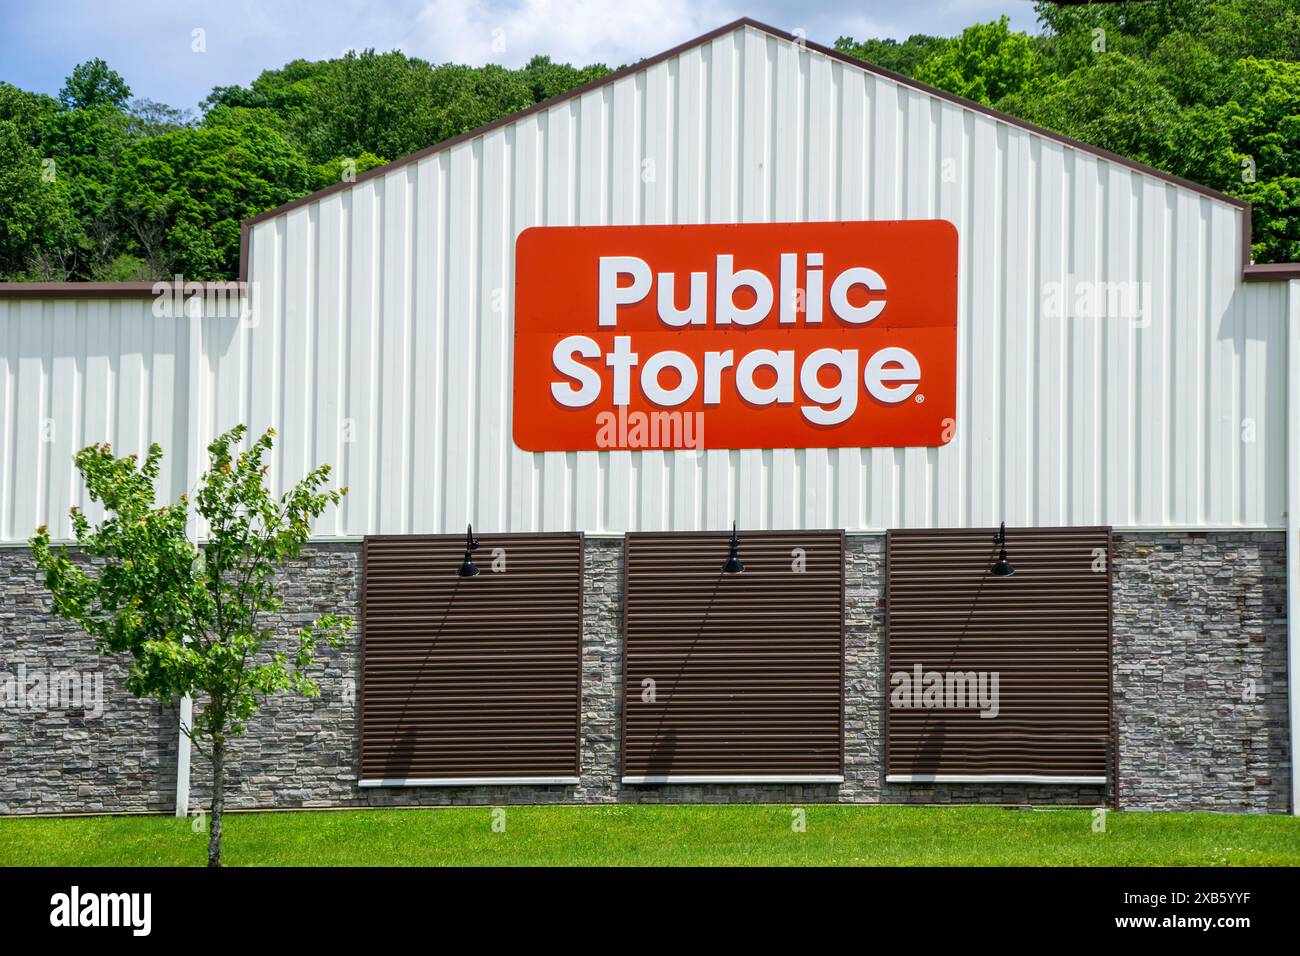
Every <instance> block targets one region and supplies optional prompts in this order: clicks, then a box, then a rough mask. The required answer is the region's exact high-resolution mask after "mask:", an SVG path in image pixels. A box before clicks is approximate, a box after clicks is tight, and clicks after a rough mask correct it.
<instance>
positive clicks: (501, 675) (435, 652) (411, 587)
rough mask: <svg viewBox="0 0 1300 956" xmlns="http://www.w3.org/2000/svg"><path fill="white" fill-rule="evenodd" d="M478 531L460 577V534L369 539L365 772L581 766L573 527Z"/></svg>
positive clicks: (404, 774) (378, 775)
mask: <svg viewBox="0 0 1300 956" xmlns="http://www.w3.org/2000/svg"><path fill="white" fill-rule="evenodd" d="M478 541H479V548H478V550H477V551H476V552H475V553H474V562H475V564H477V565H478V567H479V574H478V576H477V577H472V578H461V577H459V576H457V574H456V571H457V569H458V568H459V567H460V563H461V559H462V557H463V556H464V550H465V538H464V536H463V535H395V536H387V535H384V536H377V537H369V538H366V541H365V546H364V583H363V598H362V633H363V654H362V665H361V748H360V768H359V770H360V777H361V779H362V780H410V779H441V778H481V777H512V778H513V777H539V778H545V777H552V778H553V777H572V776H575V775H576V774H577V773H578V753H579V748H578V735H579V729H578V728H579V705H580V702H581V696H582V695H581V688H580V679H581V656H582V536H581V535H579V534H480V535H478ZM495 548H503V549H504V550H505V561H506V566H505V571H504V572H499V573H498V572H494V571H493V570H492V562H493V556H492V555H493V549H495Z"/></svg>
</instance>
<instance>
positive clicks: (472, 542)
mask: <svg viewBox="0 0 1300 956" xmlns="http://www.w3.org/2000/svg"><path fill="white" fill-rule="evenodd" d="M477 550H478V539H476V538H475V537H474V526H473V525H472V524H468V525H466V526H465V560H464V561H462V562H461V563H460V570H459V571H457V572H456V574H457V575H459V576H460V577H462V578H472V577H474V575H476V574H478V566H477V565H476V564H474V559H473V558H471V557H470V555H471V554H473V553H474V552H475V551H477Z"/></svg>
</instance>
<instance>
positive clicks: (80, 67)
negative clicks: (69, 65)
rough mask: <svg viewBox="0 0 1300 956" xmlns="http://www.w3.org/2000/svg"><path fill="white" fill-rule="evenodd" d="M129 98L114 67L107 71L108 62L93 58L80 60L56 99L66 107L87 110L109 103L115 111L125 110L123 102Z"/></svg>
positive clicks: (128, 88) (129, 93)
mask: <svg viewBox="0 0 1300 956" xmlns="http://www.w3.org/2000/svg"><path fill="white" fill-rule="evenodd" d="M130 98H131V88H130V87H129V86H127V85H126V80H124V79H122V75H121V74H120V73H118V72H117V71H116V70H110V69H109V68H108V64H107V63H105V62H104V61H103V60H101V59H100V58H99V57H95V59H93V60H87V61H86V62H85V63H79V64H77V65H76V66H75V67H73V69H72V73H71V75H70V76H69V77H68V78H67V80H66V81H64V84H63V89H61V90H59V102H60V103H62V104H63V105H64V107H65V108H66V109H70V110H87V109H94V108H95V107H97V106H109V107H112V108H113V109H115V110H124V109H126V101H127V100H129V99H130Z"/></svg>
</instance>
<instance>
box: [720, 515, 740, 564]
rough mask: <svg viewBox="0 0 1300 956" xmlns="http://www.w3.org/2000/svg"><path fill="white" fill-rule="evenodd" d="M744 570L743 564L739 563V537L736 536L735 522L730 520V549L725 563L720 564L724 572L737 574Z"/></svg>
mask: <svg viewBox="0 0 1300 956" xmlns="http://www.w3.org/2000/svg"><path fill="white" fill-rule="evenodd" d="M743 570H745V566H744V565H743V564H741V563H740V539H739V538H737V537H736V522H734V521H733V522H731V551H730V553H729V554H728V555H727V563H726V564H724V565H723V566H722V571H723V573H724V574H739V573H740V572H741V571H743Z"/></svg>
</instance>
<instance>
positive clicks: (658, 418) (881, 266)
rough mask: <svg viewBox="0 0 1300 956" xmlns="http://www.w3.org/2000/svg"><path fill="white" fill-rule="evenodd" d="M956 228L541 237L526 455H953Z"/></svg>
mask: <svg viewBox="0 0 1300 956" xmlns="http://www.w3.org/2000/svg"><path fill="white" fill-rule="evenodd" d="M956 379H957V231H956V228H955V227H954V226H953V225H952V223H950V222H947V221H945V220H908V221H898V222H818V223H752V224H736V225H699V226H590V227H588V226H539V227H534V228H530V229H526V230H524V231H523V232H522V233H520V235H519V239H518V241H517V243H516V278H515V354H514V439H515V443H516V444H517V445H518V446H519V447H520V448H522V449H524V450H527V451H573V450H584V449H609V448H682V447H686V448H838V447H862V446H909V445H912V446H920V445H942V444H945V443H947V442H948V441H949V440H951V438H952V435H953V430H954V427H955V414H956V406H957V388H956V384H957V383H956Z"/></svg>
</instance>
